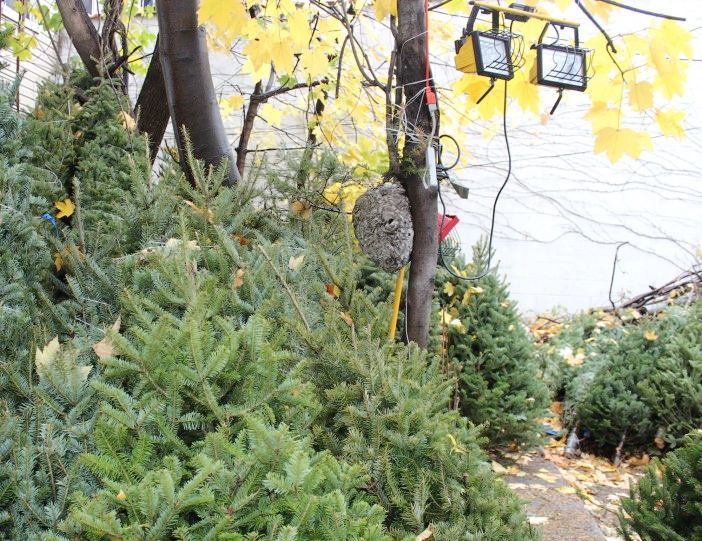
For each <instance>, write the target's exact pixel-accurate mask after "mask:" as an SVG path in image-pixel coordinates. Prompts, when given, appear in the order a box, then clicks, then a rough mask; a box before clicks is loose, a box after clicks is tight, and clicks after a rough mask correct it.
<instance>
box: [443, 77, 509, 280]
mask: <svg viewBox="0 0 702 541" xmlns="http://www.w3.org/2000/svg"><path fill="white" fill-rule="evenodd" d="M502 133H503V135H504V138H505V147H506V148H507V175H506V176H505V180H504V182H503V183H502V186H500V189H499V190H498V192H497V195H496V196H495V200H494V201H493V203H492V218H491V220H490V236H489V237H488V260H487V265H486V266H485V270H484V271H483V272H481V273H480V274H477V275H475V276H461V275H460V274H457V273H455V272H453V271H452V270H451V269H450V268H449V266H448V265H447V264H446V261H445V260H444V253H443V252H442V251H441V246H439V259H440V260H441V266H442V267H444V269H446V271H447V272H448V273H449V274H450V275H451V276H453V277H454V278H457V279H459V280H467V281H470V282H474V281H476V280H480V279H481V278H484V277H485V276H487V275H488V274H489V273H490V263H491V262H492V238H493V235H494V233H495V215H496V213H497V203H498V201H499V200H500V195H502V192H503V191H504V189H505V187H506V186H507V183H508V182H509V180H510V178H511V176H512V150H511V149H510V146H509V135H508V132H507V81H505V95H504V99H503V101H502ZM437 190H438V193H439V201H441V209H442V210H441V226H440V227H439V231H441V229H443V227H444V219H445V216H446V204H445V203H444V198H443V196H442V195H441V183H438V187H437Z"/></svg>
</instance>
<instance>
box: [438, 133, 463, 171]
mask: <svg viewBox="0 0 702 541" xmlns="http://www.w3.org/2000/svg"><path fill="white" fill-rule="evenodd" d="M444 137H446V139H451V141H453V144H454V145H456V160H455V161H454V162H453V163H452V164H451V165H450V166H448V165H444V164H443V163H441V154H442V153H443V150H444V149H443V147H441V146H440V147H439V164H440V165H441V167H442V168H443V169H444V171H450V170H451V169H453V168H454V167H456V166H457V165H458V162H460V161H461V145H459V144H458V141H456V138H455V137H454V136H453V135H449V134H448V133H445V134H443V135H440V136H439V141H441V139H443V138H444Z"/></svg>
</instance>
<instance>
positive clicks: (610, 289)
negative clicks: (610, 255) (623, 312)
mask: <svg viewBox="0 0 702 541" xmlns="http://www.w3.org/2000/svg"><path fill="white" fill-rule="evenodd" d="M627 244H629V243H628V242H620V243H619V244H618V245H617V250H616V251H615V252H614V263H612V278H611V279H610V280H609V303H610V304H611V305H612V310H613V311H614V314H615V315H618V313H617V307H616V306H615V304H614V299H612V289H613V288H614V276H615V274H616V272H617V263H618V261H619V249H620V248H621V247H622V246H625V245H627Z"/></svg>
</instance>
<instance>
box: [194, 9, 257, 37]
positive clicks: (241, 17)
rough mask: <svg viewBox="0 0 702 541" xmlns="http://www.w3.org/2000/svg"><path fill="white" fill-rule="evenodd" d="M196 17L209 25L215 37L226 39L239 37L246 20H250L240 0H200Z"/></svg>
mask: <svg viewBox="0 0 702 541" xmlns="http://www.w3.org/2000/svg"><path fill="white" fill-rule="evenodd" d="M198 18H199V21H200V22H201V23H203V24H208V26H210V28H211V29H212V30H213V31H214V34H215V37H219V38H222V39H225V40H227V41H229V40H232V39H236V38H237V37H239V35H241V34H242V33H243V32H242V30H243V29H244V27H245V26H246V25H247V24H248V22H249V21H252V19H251V17H249V14H248V12H247V11H246V7H245V6H244V5H243V4H242V3H241V1H240V0H232V1H231V2H222V0H201V2H200V7H199V9H198Z"/></svg>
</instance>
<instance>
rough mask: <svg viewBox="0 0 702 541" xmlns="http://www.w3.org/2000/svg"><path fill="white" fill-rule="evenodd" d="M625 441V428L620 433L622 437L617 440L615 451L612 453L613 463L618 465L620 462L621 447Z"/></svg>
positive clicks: (622, 447)
mask: <svg viewBox="0 0 702 541" xmlns="http://www.w3.org/2000/svg"><path fill="white" fill-rule="evenodd" d="M625 441H626V430H625V431H624V434H622V439H621V440H619V445H617V452H616V454H615V455H614V465H615V466H619V464H621V462H622V449H624V442H625Z"/></svg>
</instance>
